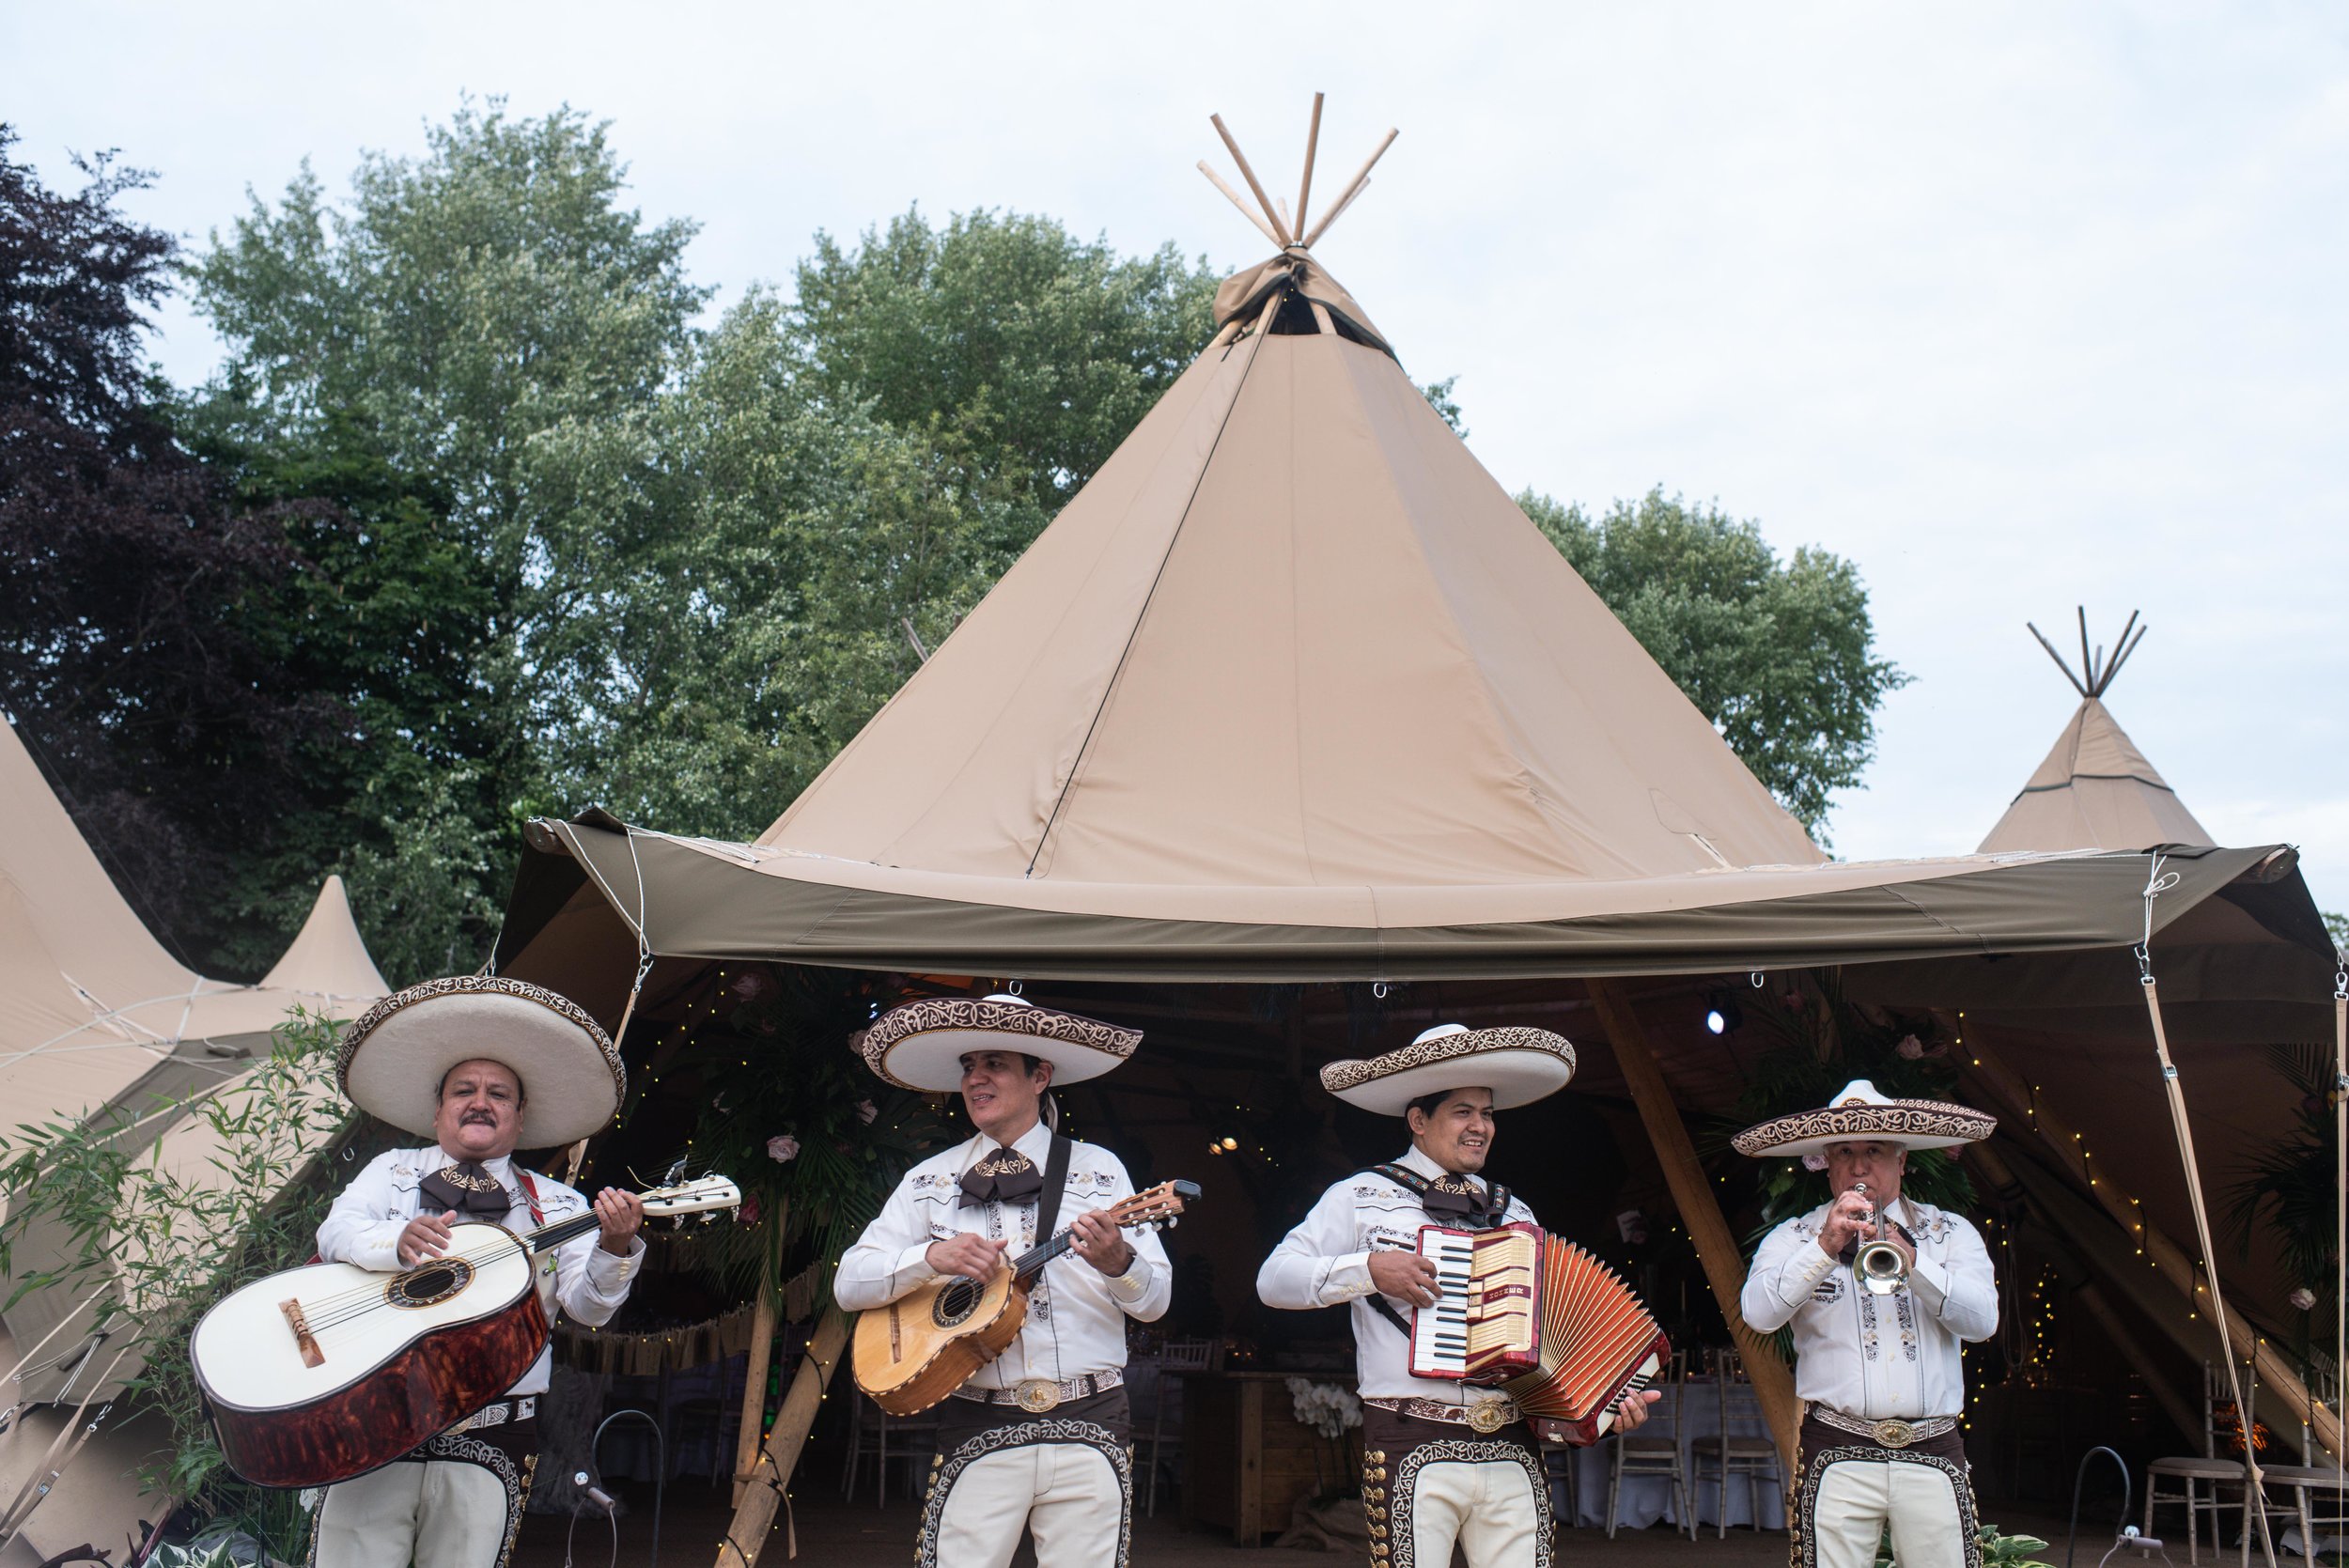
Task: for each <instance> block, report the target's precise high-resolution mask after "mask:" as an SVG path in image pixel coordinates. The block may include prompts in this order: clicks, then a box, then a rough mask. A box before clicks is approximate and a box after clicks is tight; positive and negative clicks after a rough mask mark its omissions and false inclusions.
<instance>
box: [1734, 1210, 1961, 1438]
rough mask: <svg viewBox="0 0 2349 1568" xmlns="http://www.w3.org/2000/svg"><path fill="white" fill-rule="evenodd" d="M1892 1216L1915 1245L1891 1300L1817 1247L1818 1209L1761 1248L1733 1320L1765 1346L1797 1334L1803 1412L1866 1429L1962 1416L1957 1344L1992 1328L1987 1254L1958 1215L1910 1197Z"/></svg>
mask: <svg viewBox="0 0 2349 1568" xmlns="http://www.w3.org/2000/svg"><path fill="white" fill-rule="evenodd" d="M1897 1206H1898V1208H1899V1210H1900V1212H1899V1213H1898V1214H1897V1215H1896V1216H1894V1218H1895V1219H1898V1220H1899V1221H1900V1222H1901V1224H1903V1225H1904V1226H1906V1228H1907V1230H1908V1233H1909V1234H1911V1235H1912V1236H1914V1237H1915V1238H1916V1241H1917V1266H1916V1267H1915V1268H1913V1269H1911V1270H1910V1271H1909V1276H1908V1281H1909V1282H1908V1283H1907V1284H1906V1285H1905V1286H1903V1287H1902V1288H1900V1289H1898V1290H1895V1291H1893V1292H1891V1293H1890V1295H1886V1296H1876V1295H1873V1294H1871V1293H1870V1292H1867V1291H1863V1290H1861V1289H1859V1286H1858V1285H1857V1284H1856V1283H1855V1282H1854V1281H1853V1280H1852V1274H1851V1268H1850V1266H1849V1265H1846V1264H1844V1263H1843V1262H1841V1261H1840V1260H1838V1259H1836V1258H1833V1257H1830V1256H1828V1253H1827V1251H1826V1250H1825V1249H1824V1248H1822V1247H1821V1246H1820V1245H1819V1233H1820V1230H1821V1228H1822V1227H1823V1226H1824V1225H1825V1224H1826V1222H1827V1211H1828V1204H1825V1203H1822V1204H1820V1205H1819V1206H1818V1207H1817V1208H1815V1209H1812V1211H1811V1212H1810V1213H1809V1214H1802V1215H1797V1216H1796V1217H1795V1218H1794V1219H1788V1220H1784V1221H1782V1222H1781V1223H1780V1225H1779V1226H1778V1228H1777V1229H1775V1230H1773V1231H1771V1232H1770V1234H1768V1235H1766V1236H1764V1237H1763V1238H1762V1246H1761V1248H1760V1249H1759V1250H1757V1251H1756V1252H1755V1253H1754V1255H1753V1267H1752V1268H1751V1269H1750V1271H1749V1272H1748V1273H1747V1275H1746V1288H1745V1291H1744V1292H1743V1294H1742V1295H1741V1296H1740V1297H1739V1299H1738V1310H1739V1311H1740V1312H1742V1313H1743V1314H1744V1315H1745V1320H1746V1322H1747V1323H1749V1324H1750V1325H1751V1326H1752V1327H1754V1328H1756V1329H1758V1330H1760V1331H1761V1332H1762V1333H1765V1334H1767V1333H1771V1332H1774V1331H1775V1330H1777V1329H1778V1328H1780V1327H1784V1326H1785V1325H1787V1324H1789V1323H1791V1324H1793V1325H1794V1331H1795V1392H1796V1394H1797V1396H1798V1397H1800V1398H1801V1399H1803V1400H1804V1401H1806V1402H1808V1403H1810V1404H1813V1405H1828V1407H1830V1408H1832V1409H1836V1410H1841V1411H1843V1413H1844V1414H1845V1415H1850V1416H1859V1417H1861V1418H1863V1419H1865V1420H1868V1421H1883V1420H1885V1419H1887V1418H1889V1417H1893V1416H1900V1417H1906V1418H1908V1419H1910V1420H1916V1419H1920V1418H1923V1417H1930V1416H1960V1415H1963V1414H1965V1412H1966V1369H1965V1365H1964V1362H1963V1360H1962V1358H1961V1356H1962V1344H1963V1343H1964V1342H1967V1341H1973V1340H1986V1339H1988V1338H1989V1337H1990V1336H1991V1335H1992V1334H1993V1333H1995V1332H1996V1331H1997V1330H1998V1327H1999V1286H1998V1281H1997V1280H1996V1279H1995V1278H1994V1277H1993V1276H1992V1274H1991V1270H1990V1253H1989V1250H1988V1249H1986V1248H1984V1247H1983V1244H1982V1237H1981V1235H1980V1234H1978V1233H1976V1231H1975V1230H1974V1228H1973V1226H1971V1225H1969V1224H1968V1223H1967V1222H1966V1221H1965V1220H1964V1219H1961V1218H1960V1217H1958V1216H1957V1215H1954V1214H1951V1213H1949V1212H1948V1211H1946V1210H1944V1209H1937V1208H1935V1207H1934V1206H1933V1205H1932V1204H1930V1203H1912V1202H1911V1201H1910V1200H1908V1199H1907V1198H1906V1197H1904V1198H1902V1199H1901V1200H1900V1201H1899V1203H1898V1205H1897Z"/></svg>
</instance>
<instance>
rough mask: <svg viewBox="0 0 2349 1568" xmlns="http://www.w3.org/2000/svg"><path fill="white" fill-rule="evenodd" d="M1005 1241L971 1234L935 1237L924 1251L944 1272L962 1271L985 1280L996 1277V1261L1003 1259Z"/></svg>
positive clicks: (974, 1277) (971, 1277)
mask: <svg viewBox="0 0 2349 1568" xmlns="http://www.w3.org/2000/svg"><path fill="white" fill-rule="evenodd" d="M1004 1245H1005V1244H1004V1243H1003V1242H1000V1241H989V1240H988V1239H987V1237H985V1236H976V1235H971V1234H962V1235H957V1236H951V1237H949V1238H947V1239H946V1240H944V1241H933V1242H931V1243H930V1246H929V1250H928V1251H926V1252H925V1253H923V1254H922V1255H923V1256H924V1257H926V1258H927V1259H928V1260H929V1264H930V1266H931V1267H932V1268H935V1269H936V1270H938V1272H940V1273H941V1274H959V1275H962V1276H963V1277H964V1278H966V1279H971V1280H976V1281H978V1282H979V1283H981V1284H985V1283H987V1282H988V1281H989V1280H992V1279H993V1278H995V1269H996V1265H999V1264H1001V1263H1002V1262H1003V1248H1004Z"/></svg>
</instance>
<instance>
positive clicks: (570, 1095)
mask: <svg viewBox="0 0 2349 1568" xmlns="http://www.w3.org/2000/svg"><path fill="white" fill-rule="evenodd" d="M336 1079H337V1081H338V1082H339V1085H340V1087H341V1089H342V1091H343V1093H344V1094H347V1095H349V1096H350V1102H351V1104H353V1105H355V1106H357V1107H358V1108H359V1109H360V1110H365V1111H367V1112H369V1113H371V1114H373V1115H375V1116H377V1117H379V1118H381V1120H383V1121H386V1122H389V1123H390V1124H391V1125H392V1126H395V1127H398V1128H400V1129H401V1130H402V1131H405V1132H411V1133H414V1134H417V1135H418V1136H420V1137H423V1138H427V1139H429V1140H430V1141H429V1142H428V1143H427V1144H426V1145H425V1146H424V1147H423V1148H405V1149H394V1150H392V1151H391V1152H390V1153H388V1154H384V1155H380V1156H378V1157H376V1158H375V1159H374V1160H373V1161H371V1162H370V1163H369V1164H368V1165H367V1167H366V1169H365V1170H363V1171H361V1172H359V1174H358V1176H357V1177H356V1178H355V1179H354V1180H353V1181H352V1182H351V1184H350V1186H349V1187H347V1188H344V1189H343V1191H342V1194H341V1195H340V1196H339V1197H337V1198H336V1199H335V1200H334V1207H333V1208H332V1209H331V1210H329V1211H328V1213H327V1216H326V1221H325V1223H324V1224H322V1225H320V1226H319V1238H318V1246H319V1257H320V1258H321V1259H323V1260H324V1261H326V1262H328V1263H346V1264H355V1265H358V1266H359V1267H362V1268H373V1269H381V1270H384V1271H386V1272H391V1271H395V1270H398V1269H402V1268H408V1267H412V1266H413V1265H416V1264H418V1263H421V1262H423V1261H424V1260H425V1259H427V1258H431V1257H437V1256H438V1255H440V1254H441V1253H442V1252H443V1251H444V1250H446V1249H447V1246H448V1242H449V1227H450V1226H452V1225H455V1224H458V1223H460V1222H463V1221H469V1220H470V1221H488V1222H490V1223H492V1224H498V1225H504V1226H505V1227H506V1228H507V1229H508V1230H511V1231H514V1232H516V1233H518V1234H520V1233H522V1232H527V1231H530V1230H532V1229H535V1228H537V1227H538V1226H542V1225H545V1224H549V1223H552V1222H554V1221H558V1220H561V1219H568V1218H570V1217H572V1216H576V1215H583V1214H585V1213H586V1212H587V1211H588V1210H589V1209H590V1208H591V1207H592V1208H593V1209H594V1211H595V1216H596V1219H597V1222H598V1223H597V1229H595V1230H593V1231H590V1232H588V1233H587V1234H583V1235H582V1236H579V1237H578V1238H576V1239H574V1240H572V1241H570V1242H568V1243H567V1244H566V1245H564V1246H563V1247H561V1248H558V1249H556V1250H553V1251H551V1252H549V1253H546V1254H544V1255H543V1256H542V1257H541V1258H540V1259H539V1262H538V1269H539V1275H538V1280H537V1284H538V1289H539V1296H540V1299H541V1300H542V1301H544V1302H546V1303H547V1309H548V1310H547V1318H548V1321H549V1322H550V1323H552V1321H553V1318H554V1313H555V1310H556V1309H557V1308H558V1307H559V1308H560V1310H561V1311H562V1312H564V1313H565V1314H566V1315H568V1317H570V1318H571V1319H573V1320H574V1321H576V1322H580V1323H586V1324H600V1323H604V1322H607V1321H609V1319H610V1318H611V1316H612V1314H613V1313H614V1312H617V1311H618V1310H619V1306H620V1303H621V1302H622V1301H623V1300H625V1299H626V1298H627V1296H628V1290H629V1285H630V1281H632V1280H633V1278H634V1276H635V1274H636V1271H637V1268H638V1266H639V1265H640V1262H641V1260H642V1258H643V1256H644V1251H645V1243H644V1241H643V1239H642V1238H641V1237H639V1236H638V1235H637V1234H636V1233H637V1230H638V1227H639V1226H640V1225H641V1224H642V1223H643V1220H644V1212H645V1211H644V1204H643V1203H641V1202H640V1201H639V1200H638V1199H637V1198H636V1196H635V1195H634V1194H632V1193H628V1192H622V1191H619V1190H617V1189H616V1188H604V1189H603V1191H602V1192H601V1193H599V1195H598V1196H597V1197H596V1199H595V1202H594V1203H593V1204H592V1205H591V1204H590V1203H589V1202H588V1200H587V1199H586V1198H585V1197H583V1195H582V1194H580V1193H578V1192H575V1191H573V1190H572V1189H571V1188H568V1187H566V1186H564V1185H563V1184H562V1183H561V1182H558V1181H556V1180H554V1179H553V1178H552V1177H551V1176H545V1175H539V1174H537V1173H535V1172H530V1171H526V1170H524V1169H522V1167H521V1165H519V1164H517V1163H515V1160H514V1157H513V1156H514V1150H515V1149H516V1148H517V1147H518V1146H520V1145H521V1144H524V1143H527V1144H528V1145H529V1146H530V1147H532V1148H560V1147H561V1146H562V1145H564V1144H567V1143H570V1142H573V1141H577V1140H579V1139H582V1138H584V1137H586V1136H587V1135H588V1134H589V1133H591V1132H594V1131H596V1130H597V1129H598V1128H599V1127H602V1126H608V1125H610V1123H611V1121H612V1118H613V1115H614V1112H616V1111H617V1110H619V1106H620V1096H621V1093H622V1091H623V1089H624V1088H625V1086H626V1083H627V1075H626V1071H625V1069H623V1068H622V1066H621V1065H620V1057H619V1052H618V1051H616V1050H615V1049H614V1048H613V1045H612V1042H611V1040H610V1039H609V1038H607V1037H606V1036H605V1034H604V1032H603V1031H602V1030H601V1029H600V1028H599V1027H598V1026H597V1024H596V1021H595V1020H594V1019H593V1018H591V1017H588V1016H587V1014H586V1013H585V1012H584V1011H583V1010H582V1009H581V1008H580V1007H579V1006H578V1005H577V1004H575V1003H574V1002H572V1001H570V1000H569V999H568V998H567V997H562V996H558V995H556V994H555V993H554V992H552V991H548V990H543V989H541V988H540V987H538V986H530V985H525V984H523V983H522V982H521V981H516V980H504V979H499V978H497V977H495V976H490V975H460V976H458V977H456V978H454V979H448V980H432V981H428V982H426V983H425V984H423V985H421V986H410V987H409V988H408V989H407V990H404V991H400V992H397V993H396V994H394V995H392V996H388V997H386V998H384V999H383V1000H382V1001H380V1002H378V1003H376V1004H375V1006H373V1007H372V1008H370V1009H368V1011H367V1013H366V1016H365V1017H361V1018H360V1019H359V1021H358V1022H357V1023H355V1024H353V1025H352V1026H351V1027H350V1032H349V1033H347V1034H345V1035H344V1036H343V1044H342V1052H341V1056H340V1059H339V1061H338V1063H337V1065H336ZM551 1367H552V1356H551V1354H550V1353H549V1352H547V1351H543V1350H542V1351H541V1352H539V1355H538V1358H537V1361H535V1362H533V1363H532V1365H531V1368H530V1370H529V1371H528V1372H526V1373H524V1374H522V1376H521V1380H520V1381H519V1382H517V1383H516V1384H515V1385H514V1386H513V1387H512V1388H511V1389H507V1390H506V1397H504V1398H502V1399H500V1400H498V1401H496V1402H495V1403H493V1404H491V1405H488V1406H486V1407H485V1408H483V1409H480V1410H477V1411H475V1412H474V1413H473V1414H472V1415H470V1416H468V1417H467V1418H466V1419H465V1420H463V1421H459V1422H458V1423H457V1424H456V1425H455V1426H453V1427H451V1428H449V1429H448V1430H447V1431H445V1432H443V1433H441V1434H440V1435H439V1436H435V1437H433V1438H431V1439H430V1440H428V1442H426V1443H424V1444H423V1445H422V1446H420V1447H419V1448H417V1449H415V1450H414V1451H413V1452H410V1453H408V1454H407V1455H405V1456H404V1457H402V1458H400V1459H397V1460H395V1461H394V1462H393V1463H391V1464H389V1465H385V1466H383V1467H381V1468H379V1469H375V1470H370V1471H368V1472H367V1473H366V1474H365V1475H362V1476H358V1477H355V1478H354V1479H352V1480H350V1481H345V1482H341V1483H336V1484H335V1485H333V1486H330V1487H328V1488H327V1489H326V1493H325V1497H324V1498H323V1500H322V1501H321V1502H320V1504H319V1511H318V1518H317V1520H316V1523H315V1525H314V1527H313V1529H312V1534H311V1552H310V1561H311V1563H312V1564H314V1565H315V1568H408V1564H409V1562H410V1561H411V1560H414V1561H415V1562H417V1563H428V1564H430V1565H431V1568H504V1565H505V1563H506V1560H507V1559H508V1557H510V1556H511V1555H512V1552H513V1549H514V1537H515V1534H516V1532H517V1531H518V1530H520V1529H521V1517H522V1504H523V1502H524V1501H526V1500H527V1499H528V1498H529V1496H530V1478H531V1471H532V1469H533V1468H534V1467H535V1466H536V1465H537V1453H538V1439H537V1421H536V1419H535V1418H536V1416H537V1404H538V1396H539V1395H541V1394H543V1393H544V1392H545V1391H546V1389H547V1383H548V1379H549V1375H550V1371H551Z"/></svg>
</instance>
